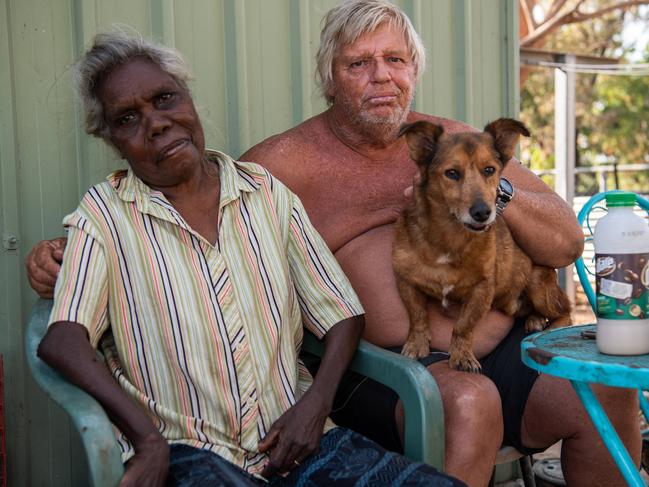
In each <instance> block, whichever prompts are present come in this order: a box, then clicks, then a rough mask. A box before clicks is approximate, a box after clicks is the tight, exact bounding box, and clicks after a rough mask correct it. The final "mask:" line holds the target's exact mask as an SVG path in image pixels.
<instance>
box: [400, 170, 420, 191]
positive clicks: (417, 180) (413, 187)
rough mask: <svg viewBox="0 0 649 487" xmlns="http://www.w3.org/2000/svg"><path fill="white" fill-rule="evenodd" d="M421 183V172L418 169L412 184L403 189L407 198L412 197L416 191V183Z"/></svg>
mask: <svg viewBox="0 0 649 487" xmlns="http://www.w3.org/2000/svg"><path fill="white" fill-rule="evenodd" d="M419 183H421V173H420V172H419V171H417V173H415V177H414V178H413V181H412V186H408V187H407V188H406V189H404V190H403V195H404V196H405V197H406V198H411V197H412V193H414V191H415V185H416V184H417V185H418V184H419Z"/></svg>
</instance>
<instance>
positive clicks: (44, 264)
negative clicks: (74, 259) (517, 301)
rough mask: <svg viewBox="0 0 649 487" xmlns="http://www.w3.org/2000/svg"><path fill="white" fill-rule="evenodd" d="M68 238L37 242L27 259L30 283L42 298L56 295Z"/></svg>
mask: <svg viewBox="0 0 649 487" xmlns="http://www.w3.org/2000/svg"><path fill="white" fill-rule="evenodd" d="M66 243H67V239H66V238H63V237H61V238H55V239H53V240H43V241H42V242H39V243H37V244H36V245H35V246H34V248H33V249H32V250H31V252H30V253H29V254H28V255H27V258H26V259H25V266H26V267H27V277H28V279H29V285H30V286H31V287H32V288H33V289H34V291H36V292H37V293H38V295H39V296H40V297H41V298H51V297H52V296H53V295H54V285H55V284H56V277H57V276H58V275H59V271H60V270H61V262H62V261H63V250H65V244H66Z"/></svg>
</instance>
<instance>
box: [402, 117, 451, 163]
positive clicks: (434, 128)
mask: <svg viewBox="0 0 649 487" xmlns="http://www.w3.org/2000/svg"><path fill="white" fill-rule="evenodd" d="M443 133H444V128H443V127H442V126H441V125H435V124H434V123H430V122H426V121H425V120H420V121H419V122H415V123H408V124H404V125H402V126H401V129H399V137H401V136H402V135H405V136H406V142H407V143H408V148H409V149H410V158H411V159H412V160H413V161H415V162H416V163H417V165H418V166H422V165H426V164H428V163H429V162H430V161H431V159H432V156H433V153H434V152H435V144H437V141H438V140H439V138H440V136H441V135H442V134H443Z"/></svg>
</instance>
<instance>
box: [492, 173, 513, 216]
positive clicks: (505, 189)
mask: <svg viewBox="0 0 649 487" xmlns="http://www.w3.org/2000/svg"><path fill="white" fill-rule="evenodd" d="M513 197H514V186H512V183H510V182H509V179H507V178H503V177H501V178H500V182H499V183H498V194H497V195H496V213H498V214H499V215H502V214H503V211H505V208H507V205H508V204H509V202H510V201H511V200H512V198H513Z"/></svg>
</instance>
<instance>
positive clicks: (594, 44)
mask: <svg viewBox="0 0 649 487" xmlns="http://www.w3.org/2000/svg"><path fill="white" fill-rule="evenodd" d="M632 4H633V5H632ZM641 4H649V1H646V2H610V1H608V2H604V1H595V0H591V1H588V2H586V1H572V2H568V1H554V2H551V1H549V0H548V1H542V0H539V1H530V0H520V3H519V5H520V9H521V26H522V28H521V35H522V39H521V44H523V41H525V43H526V45H528V46H529V45H530V44H534V46H535V47H542V48H544V49H548V50H554V51H560V52H571V53H575V54H589V55H595V56H605V57H614V58H619V59H620V61H621V62H626V57H627V55H628V54H629V53H630V51H631V49H629V48H625V46H623V42H622V37H621V32H622V30H623V27H624V25H625V22H628V21H630V20H634V19H641V18H643V15H644V16H645V20H646V17H647V16H649V8H648V9H646V12H644V13H643V12H641V11H638V9H637V6H638V5H641ZM534 8H537V10H538V9H539V8H542V9H544V12H545V17H543V16H542V15H540V16H539V13H538V11H537V15H536V19H537V20H536V21H535V22H536V23H534V22H532V21H528V20H527V19H526V17H530V18H531V17H532V14H531V12H532V10H533V9H534ZM543 19H545V20H543ZM523 24H525V26H527V27H525V28H523ZM526 29H527V30H526ZM645 59H646V62H649V52H647V53H645ZM521 79H522V80H524V81H523V82H522V84H521V119H522V120H523V121H524V122H525V123H526V124H527V125H528V127H530V130H531V131H532V135H533V136H532V139H526V140H525V141H524V142H523V144H522V146H521V147H522V155H523V157H522V159H523V160H524V161H527V162H528V163H529V165H530V166H531V167H532V168H533V169H537V170H539V169H540V170H542V169H551V168H553V167H554V98H553V96H552V94H553V91H554V88H553V72H552V70H551V69H548V68H536V67H535V68H529V67H528V68H527V70H526V72H525V73H524V76H523V75H522V76H521ZM576 117H577V132H578V133H577V146H578V147H577V151H578V152H577V165H578V166H579V165H593V164H597V163H599V162H603V161H604V162H618V163H621V164H625V163H638V162H645V161H649V135H648V134H649V130H647V129H648V128H649V127H648V125H649V78H648V77H623V76H608V75H606V76H605V75H593V74H579V75H577V102H576ZM544 179H545V180H546V182H548V183H549V184H552V182H553V181H552V177H549V176H547V177H544ZM620 183H621V184H620V187H621V188H624V189H635V190H643V189H644V191H646V188H647V184H648V183H649V175H648V174H646V173H635V174H629V173H627V174H625V175H624V176H623V177H621V180H620ZM576 189H577V193H581V194H592V193H593V192H595V191H596V189H597V181H596V178H595V176H594V175H593V174H584V175H580V176H579V177H578V179H577V185H576Z"/></svg>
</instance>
